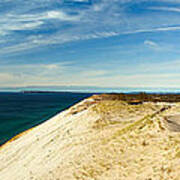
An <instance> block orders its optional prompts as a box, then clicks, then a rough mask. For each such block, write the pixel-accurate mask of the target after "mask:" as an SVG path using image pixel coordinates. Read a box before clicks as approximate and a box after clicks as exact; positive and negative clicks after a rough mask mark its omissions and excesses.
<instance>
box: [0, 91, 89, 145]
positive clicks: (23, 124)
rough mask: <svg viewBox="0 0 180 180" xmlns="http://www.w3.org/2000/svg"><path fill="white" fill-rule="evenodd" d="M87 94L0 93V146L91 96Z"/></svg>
mask: <svg viewBox="0 0 180 180" xmlns="http://www.w3.org/2000/svg"><path fill="white" fill-rule="evenodd" d="M91 95H92V94H89V93H67V92H65V93H63V92H62V93H27V94H26V93H0V145H1V144H3V143H5V142H6V141H8V140H9V139H10V138H12V137H13V136H15V135H17V134H19V133H21V132H23V131H25V130H27V129H29V128H31V127H34V126H36V125H38V124H40V123H42V122H44V121H46V120H47V119H49V118H51V117H52V116H54V115H55V114H57V113H59V112H61V111H62V110H64V109H66V108H68V107H69V106H71V105H73V104H75V103H76V102H78V101H80V100H82V99H84V98H87V97H89V96H91Z"/></svg>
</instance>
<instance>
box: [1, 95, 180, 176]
mask: <svg viewBox="0 0 180 180" xmlns="http://www.w3.org/2000/svg"><path fill="white" fill-rule="evenodd" d="M179 114H180V103H165V102H161V103H158V102H157V103H156V102H145V103H137V104H130V103H127V102H126V101H121V100H112V99H107V98H106V99H102V98H101V97H97V96H93V97H91V98H88V99H86V100H84V101H82V102H80V103H78V104H77V105H75V106H73V107H71V108H70V109H68V110H66V111H64V112H62V113H60V114H58V115H57V116H55V117H53V118H52V119H50V120H49V121H46V122H45V123H43V124H41V125H39V126H37V127H35V128H33V129H31V130H29V131H27V132H26V133H23V134H22V135H19V136H17V137H16V138H14V139H13V140H12V141H11V142H9V143H7V144H5V145H4V146H2V147H1V149H0V179H2V180H23V179H25V180H29V179H37V180H58V179H59V180H71V179H72V180H74V179H75V180H76V179H77V180H134V179H137V180H150V179H151V180H160V179H162V180H170V179H171V180H179V177H180V131H179V130H180V129H179Z"/></svg>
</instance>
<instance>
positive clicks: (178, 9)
mask: <svg viewBox="0 0 180 180" xmlns="http://www.w3.org/2000/svg"><path fill="white" fill-rule="evenodd" d="M149 9H151V10H156V11H170V12H178V13H179V12H180V8H176V7H150V8H149Z"/></svg>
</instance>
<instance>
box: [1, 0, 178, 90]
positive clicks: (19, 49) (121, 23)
mask: <svg viewBox="0 0 180 180" xmlns="http://www.w3.org/2000/svg"><path fill="white" fill-rule="evenodd" d="M179 72H180V0H159V1H158V0H111V1H110V0H91V1H90V0H26V1H25V0H0V87H9V86H11V87H17V86H56V85H57V86H61V85H62V86H63V85H71V86H100V87H166V88H167V87H179V88H180V73H179Z"/></svg>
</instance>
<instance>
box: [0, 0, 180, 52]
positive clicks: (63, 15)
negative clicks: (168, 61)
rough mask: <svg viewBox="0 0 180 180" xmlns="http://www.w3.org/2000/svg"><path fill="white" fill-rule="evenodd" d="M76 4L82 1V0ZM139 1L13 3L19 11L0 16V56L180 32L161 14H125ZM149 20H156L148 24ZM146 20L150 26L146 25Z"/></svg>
mask: <svg viewBox="0 0 180 180" xmlns="http://www.w3.org/2000/svg"><path fill="white" fill-rule="evenodd" d="M77 1H82V2H86V0H77ZM6 2H7V1H6ZM141 2H142V1H141V0H137V1H132V0H128V1H127V0H126V1H125V0H119V1H116V0H112V1H107V0H102V1H97V2H95V3H92V4H89V5H86V6H85V7H83V6H81V7H74V8H72V5H70V6H68V4H66V5H65V6H64V4H63V1H62V2H59V1H56V0H55V1H53V2H52V1H49V0H43V1H42V2H41V3H38V2H37V1H36V0H33V1H32V3H28V2H26V3H25V2H20V1H17V2H14V4H17V5H18V6H17V7H19V6H20V5H21V4H22V5H23V8H11V10H10V11H8V12H5V13H4V14H2V16H3V18H1V19H0V41H2V40H4V41H6V45H5V46H4V48H2V49H1V52H0V53H3V54H5V53H14V52H21V51H25V50H27V49H31V48H37V47H43V46H47V45H50V44H63V43H67V42H72V41H81V40H88V39H101V38H108V37H113V36H119V35H124V34H138V33H139V34H140V33H145V32H160V31H177V30H180V26H177V24H178V23H176V22H178V19H177V21H176V18H172V17H166V18H162V16H161V15H158V17H156V18H155V17H154V15H153V14H151V13H150V12H149V14H148V13H146V14H145V15H144V17H143V16H140V15H139V14H129V12H130V11H129V9H131V6H133V4H136V3H141ZM173 2H176V1H173ZM53 3H55V4H56V5H54V4H53ZM124 4H126V5H125V6H124ZM57 7H58V8H57ZM38 8H39V10H38ZM148 8H151V9H154V10H155V9H157V10H158V9H159V10H160V9H161V10H168V11H176V12H178V11H179V9H178V8H167V7H146V8H145V9H148ZM0 10H1V9H0ZM156 16H157V15H156ZM153 18H154V19H156V21H152V19H153ZM171 19H173V21H171ZM165 20H166V21H165ZM167 20H168V21H167ZM148 21H149V22H151V23H147V22H148ZM139 22H141V24H139ZM165 22H166V24H165ZM24 31H28V33H26V32H24ZM19 32H21V33H19ZM47 33H48V35H47ZM6 35H8V38H7V37H6ZM4 36H5V37H4ZM31 37H33V40H32V39H31ZM4 43H5V42H4Z"/></svg>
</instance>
